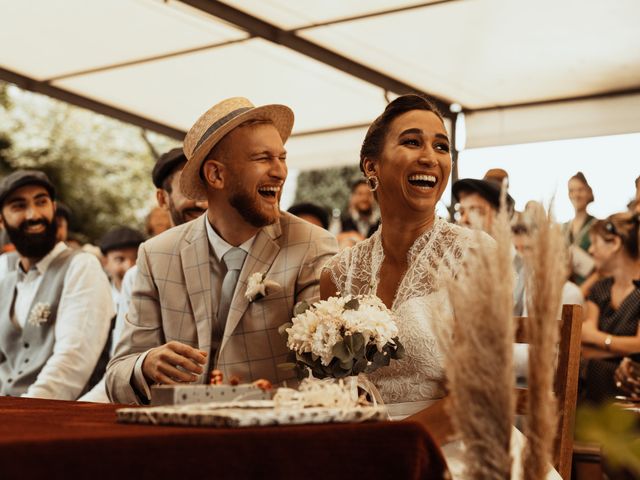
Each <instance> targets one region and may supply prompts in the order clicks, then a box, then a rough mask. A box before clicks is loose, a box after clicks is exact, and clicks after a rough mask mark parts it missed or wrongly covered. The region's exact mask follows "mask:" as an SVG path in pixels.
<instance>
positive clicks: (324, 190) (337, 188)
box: [294, 165, 363, 212]
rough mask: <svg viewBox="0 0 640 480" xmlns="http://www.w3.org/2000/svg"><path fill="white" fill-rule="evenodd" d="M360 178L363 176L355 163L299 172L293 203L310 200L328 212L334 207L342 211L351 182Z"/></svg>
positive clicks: (346, 202) (347, 197)
mask: <svg viewBox="0 0 640 480" xmlns="http://www.w3.org/2000/svg"><path fill="white" fill-rule="evenodd" d="M360 178H363V177H362V173H361V172H360V167H358V166H357V165H355V166H349V167H337V168H327V169H324V170H309V171H305V172H301V173H300V175H298V186H297V189H296V196H295V200H294V203H300V202H311V203H315V204H316V205H321V206H323V207H325V208H326V209H328V210H329V212H331V211H332V210H333V209H334V208H339V209H340V210H341V211H343V212H344V211H346V209H347V207H348V205H349V196H350V193H351V184H352V183H353V182H354V181H355V180H358V179H360Z"/></svg>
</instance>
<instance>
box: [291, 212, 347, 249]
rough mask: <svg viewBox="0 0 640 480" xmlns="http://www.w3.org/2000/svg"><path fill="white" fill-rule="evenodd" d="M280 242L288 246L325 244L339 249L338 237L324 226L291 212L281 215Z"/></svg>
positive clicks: (329, 247) (328, 247) (330, 247)
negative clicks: (314, 223)
mask: <svg viewBox="0 0 640 480" xmlns="http://www.w3.org/2000/svg"><path fill="white" fill-rule="evenodd" d="M279 224H280V231H281V235H280V238H279V240H280V243H281V245H283V246H286V247H292V246H296V245H305V244H306V245H309V246H311V245H324V246H325V247H326V248H327V249H330V250H335V251H336V252H337V250H338V244H337V241H336V237H335V236H334V235H333V234H332V233H331V232H329V231H327V230H325V229H324V228H322V227H319V226H317V225H313V224H312V223H309V222H307V221H306V220H302V219H301V218H299V217H296V216H295V215H292V214H290V213H289V212H282V213H281V215H280V220H279Z"/></svg>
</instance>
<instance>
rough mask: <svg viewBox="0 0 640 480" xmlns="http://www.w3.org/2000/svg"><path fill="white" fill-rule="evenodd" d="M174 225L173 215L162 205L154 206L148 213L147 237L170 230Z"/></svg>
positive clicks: (145, 227) (146, 223)
mask: <svg viewBox="0 0 640 480" xmlns="http://www.w3.org/2000/svg"><path fill="white" fill-rule="evenodd" d="M171 227H172V225H171V217H170V215H169V212H167V211H166V210H165V209H164V208H162V207H153V208H152V209H151V211H150V212H149V215H147V221H146V222H145V226H144V229H145V232H146V234H147V237H149V238H151V237H155V236H156V235H158V234H160V233H162V232H164V231H166V230H169V229H170V228H171Z"/></svg>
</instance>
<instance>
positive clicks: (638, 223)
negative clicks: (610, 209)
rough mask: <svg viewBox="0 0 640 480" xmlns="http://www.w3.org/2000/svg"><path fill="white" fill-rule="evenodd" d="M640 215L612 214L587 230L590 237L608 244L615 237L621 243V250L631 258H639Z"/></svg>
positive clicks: (627, 213)
mask: <svg viewBox="0 0 640 480" xmlns="http://www.w3.org/2000/svg"><path fill="white" fill-rule="evenodd" d="M639 227H640V215H638V214H637V213H632V212H622V213H614V214H613V215H610V216H609V217H607V218H606V219H605V220H598V221H597V222H595V223H594V224H593V225H592V226H591V228H590V229H589V233H590V234H591V235H598V236H599V237H601V238H602V239H604V241H606V242H610V241H612V240H613V239H614V238H615V237H619V238H620V240H621V241H622V248H624V250H625V251H626V252H627V254H628V255H629V256H630V257H631V258H633V259H637V258H640V248H639V243H640V231H639V230H640V229H639Z"/></svg>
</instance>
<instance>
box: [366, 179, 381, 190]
mask: <svg viewBox="0 0 640 480" xmlns="http://www.w3.org/2000/svg"><path fill="white" fill-rule="evenodd" d="M367 185H369V190H371V191H372V192H375V191H376V190H377V189H378V187H379V186H380V180H378V177H376V176H375V175H371V176H369V177H367Z"/></svg>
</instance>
